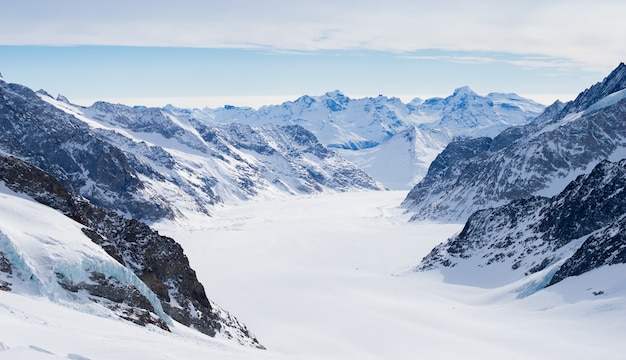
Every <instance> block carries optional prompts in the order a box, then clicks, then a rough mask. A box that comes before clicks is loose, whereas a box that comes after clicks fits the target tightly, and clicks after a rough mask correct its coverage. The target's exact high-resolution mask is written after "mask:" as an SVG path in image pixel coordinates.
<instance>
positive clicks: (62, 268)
mask: <svg viewBox="0 0 626 360" xmlns="http://www.w3.org/2000/svg"><path fill="white" fill-rule="evenodd" d="M0 181H2V183H3V186H6V187H7V188H8V189H11V190H10V191H8V190H7V191H4V192H3V194H4V195H3V196H4V198H3V201H2V204H3V207H2V208H3V209H6V211H8V212H9V214H10V215H8V214H5V215H6V216H4V217H3V218H2V220H0V288H2V289H3V290H7V291H11V290H14V289H15V290H16V291H18V292H20V291H21V292H26V293H27V294H28V293H29V291H28V290H29V289H30V292H31V293H32V292H33V291H34V293H36V294H39V295H46V296H50V297H61V298H62V299H64V301H67V302H70V303H72V302H74V303H97V304H101V305H103V306H105V307H106V308H108V309H111V310H112V311H113V312H114V313H115V314H117V315H118V316H120V317H121V318H124V319H127V320H130V321H133V322H136V323H138V324H142V325H145V324H155V325H157V326H159V327H161V328H163V329H166V330H167V329H168V324H171V319H173V320H175V321H178V322H179V323H182V324H183V325H186V326H190V327H192V328H194V329H197V330H199V331H201V332H203V333H205V334H208V335H210V336H216V335H219V336H221V337H224V338H229V339H235V340H236V341H238V342H240V343H241V344H245V345H250V346H256V347H261V345H259V343H258V341H257V340H256V338H255V337H254V336H253V335H251V334H250V332H249V331H248V330H247V328H246V327H245V325H242V324H241V323H239V322H238V321H237V319H235V318H234V317H233V316H231V315H230V314H229V313H228V312H226V311H224V310H223V309H221V308H219V307H218V306H217V305H215V304H214V303H212V302H211V301H210V300H209V299H208V298H207V296H206V294H205V291H204V287H203V286H202V284H201V283H200V282H199V281H198V280H197V278H196V274H195V272H194V270H193V269H191V267H190V266H189V261H188V259H187V257H186V256H185V254H184V253H183V249H182V248H181V247H180V245H178V244H177V243H176V242H175V241H174V240H173V239H171V238H168V237H165V236H161V235H159V234H158V233H157V232H155V231H154V230H152V229H150V228H149V227H148V226H147V225H145V224H143V223H141V222H139V221H137V220H131V219H126V218H123V217H120V216H118V215H117V214H115V213H113V212H110V211H106V210H103V209H101V208H98V207H96V206H93V205H92V204H91V203H89V202H88V201H86V200H81V199H76V198H74V197H72V196H71V195H70V194H69V192H68V191H67V190H66V189H65V187H63V185H62V184H61V183H59V182H58V181H57V180H56V179H55V178H54V177H53V176H51V175H50V174H48V173H46V172H44V171H42V170H40V169H38V168H36V167H33V166H32V165H30V164H28V163H26V162H24V161H22V160H19V159H17V158H14V157H9V156H4V155H2V156H0ZM13 192H15V193H13ZM18 193H23V194H26V195H28V196H30V197H32V198H33V199H34V200H36V201H37V202H39V203H41V204H42V205H39V204H36V205H35V204H33V201H32V200H28V199H27V200H24V199H22V198H20V197H19V194H18ZM44 205H45V206H44ZM46 206H49V207H50V208H53V209H56V210H58V212H56V211H53V210H51V209H50V208H46ZM62 214H64V215H65V216H63V215H62ZM7 216H8V217H9V218H7ZM36 229H42V230H41V233H39V232H38V230H36ZM54 229H57V231H56V232H55V231H54ZM96 244H97V245H96ZM98 245H99V247H98ZM102 250H104V251H102Z"/></svg>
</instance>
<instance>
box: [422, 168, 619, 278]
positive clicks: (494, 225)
mask: <svg viewBox="0 0 626 360" xmlns="http://www.w3.org/2000/svg"><path fill="white" fill-rule="evenodd" d="M624 191H626V160H622V161H620V162H619V163H612V162H609V161H606V160H605V161H602V162H600V163H599V164H598V165H597V166H596V167H595V168H594V169H593V171H591V173H590V174H587V175H580V176H579V177H578V178H576V180H574V181H573V182H571V183H570V184H569V185H568V186H567V187H566V188H565V189H564V190H563V191H562V192H561V193H559V194H558V195H556V196H554V197H551V198H546V197H531V198H527V199H520V200H516V201H513V202H511V203H509V204H507V205H504V206H501V207H497V208H493V209H485V210H481V211H478V212H476V213H474V214H473V215H472V216H471V217H470V218H469V220H468V221H467V223H466V225H465V227H464V229H463V231H462V232H461V233H460V234H459V235H458V236H456V237H454V238H451V239H449V240H448V241H447V242H446V243H443V244H441V245H439V246H437V247H436V248H435V249H433V251H432V252H431V253H430V254H429V255H427V256H426V257H425V258H424V259H423V260H422V262H421V264H420V265H419V266H418V267H417V268H416V270H418V271H422V270H429V269H434V268H440V269H443V270H442V272H443V273H444V276H448V278H449V279H451V281H458V282H462V283H465V282H467V281H470V282H471V281H475V282H481V284H482V285H484V286H502V285H505V284H508V283H511V282H514V281H517V280H520V279H523V278H524V277H526V276H529V275H531V274H534V273H541V274H542V275H541V278H540V279H541V280H540V281H537V280H535V283H536V284H535V286H536V288H540V287H542V286H546V285H552V284H555V283H557V282H559V281H561V280H563V279H565V278H567V277H569V276H576V275H580V274H582V273H585V272H588V271H591V270H593V269H596V268H599V267H601V266H605V265H612V264H618V263H626V231H625V230H626V228H625V227H624V225H625V224H626V223H625V221H624V219H625V218H626V216H625V215H626V197H624ZM472 277H474V279H473V280H472V279H471V278H472Z"/></svg>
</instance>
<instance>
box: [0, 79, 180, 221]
mask: <svg viewBox="0 0 626 360" xmlns="http://www.w3.org/2000/svg"><path fill="white" fill-rule="evenodd" d="M0 150H2V151H4V152H5V153H9V154H13V155H16V156H19V157H20V158H23V159H26V160H28V161H29V162H31V163H32V164H34V165H35V166H37V167H40V168H41V169H44V170H45V171H47V172H49V173H50V174H52V175H54V176H55V177H56V178H57V179H59V181H60V182H61V183H62V184H63V186H65V187H66V188H68V189H69V190H70V192H71V193H72V194H74V195H78V194H80V195H82V196H84V197H85V198H87V199H89V200H90V201H91V202H92V203H94V204H95V205H98V206H102V207H105V208H108V209H113V210H115V211H118V212H120V213H124V214H129V215H132V216H135V217H137V218H145V219H155V218H163V217H171V216H172V210H171V209H170V208H169V207H168V206H167V205H166V204H165V203H164V202H163V201H162V200H161V199H159V198H158V196H152V197H151V196H149V194H146V193H145V191H144V184H143V182H142V181H141V180H140V179H139V177H138V175H137V173H136V172H135V171H134V170H133V169H132V168H131V166H130V165H129V162H128V158H127V157H126V156H125V154H124V153H123V152H122V151H121V150H120V149H119V148H117V147H115V146H112V145H111V144H110V143H107V142H106V141H103V140H102V139H100V138H98V137H97V136H95V135H94V134H93V133H92V132H91V131H90V129H89V127H88V126H87V124H85V123H84V122H82V121H79V120H78V119H76V118H75V117H73V116H71V115H68V114H66V113H64V112H62V111H60V110H58V109H56V108H54V107H53V106H50V105H49V104H47V103H46V102H44V101H42V100H41V99H40V98H39V96H37V94H35V93H34V92H33V91H31V90H30V89H28V88H26V87H23V86H21V85H17V84H7V83H6V82H4V81H0ZM140 194H141V195H140Z"/></svg>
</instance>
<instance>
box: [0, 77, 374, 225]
mask: <svg viewBox="0 0 626 360" xmlns="http://www.w3.org/2000/svg"><path fill="white" fill-rule="evenodd" d="M0 93H1V94H2V99H3V100H2V101H0V114H2V117H1V118H0V129H1V130H2V133H1V134H0V149H1V150H2V151H4V152H5V153H8V154H12V155H15V156H18V157H20V158H22V159H24V160H27V161H29V162H31V163H32V164H34V165H36V166H38V167H40V168H42V169H44V170H46V171H48V172H50V173H51V174H53V175H54V176H55V177H56V178H58V179H59V180H60V181H61V183H62V184H63V185H64V186H66V187H67V188H68V189H69V190H70V192H71V193H72V194H80V195H81V196H84V197H85V198H87V199H89V200H90V201H91V202H92V203H94V204H95V205H98V206H102V207H104V208H106V209H109V210H114V211H116V212H118V213H120V214H123V215H125V216H127V217H133V218H136V219H145V220H149V221H153V220H160V219H165V218H169V219H172V218H176V217H180V216H181V215H182V214H186V213H204V214H207V213H209V210H210V208H211V206H214V205H215V204H218V203H222V202H229V203H232V202H236V201H239V200H245V199H251V198H262V197H276V196H285V195H293V194H312V193H317V192H321V191H347V190H351V189H374V190H379V189H382V188H383V187H382V185H380V184H379V183H377V182H376V181H374V180H372V179H371V178H370V177H369V176H368V175H367V174H365V173H364V172H363V171H362V170H360V169H359V168H357V167H356V166H355V165H353V164H351V163H349V162H348V161H346V160H344V159H343V158H341V157H339V156H338V155H337V154H335V153H334V152H332V151H330V150H329V149H327V148H326V147H324V146H323V145H322V144H321V143H320V142H319V141H318V140H317V139H316V138H315V136H313V135H312V134H311V133H310V132H308V131H307V130H305V129H304V128H302V127H300V126H297V125H284V126H283V125H271V124H268V125H258V126H256V125H255V126H251V125H242V124H228V125H221V126H209V125H207V124H205V123H203V122H200V121H197V120H196V119H180V118H178V117H176V116H174V115H173V114H171V113H169V112H168V111H166V110H162V109H156V108H145V107H127V106H123V105H114V104H108V103H103V102H97V103H95V104H94V105H93V106H91V107H88V108H84V107H79V106H74V105H72V104H69V103H68V102H67V101H66V99H64V98H62V97H60V98H59V99H58V100H56V99H53V98H52V97H50V96H49V95H48V94H47V93H45V92H43V91H40V92H38V93H37V94H35V93H34V92H32V91H31V90H30V89H28V88H26V87H23V86H20V85H17V84H8V83H6V82H4V81H0Z"/></svg>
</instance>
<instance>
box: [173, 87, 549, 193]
mask: <svg viewBox="0 0 626 360" xmlns="http://www.w3.org/2000/svg"><path fill="white" fill-rule="evenodd" d="M165 109H166V110H169V111H170V112H172V113H173V114H176V115H177V116H178V117H179V118H187V119H199V120H201V121H203V122H206V123H210V124H214V125H223V124H230V123H233V122H236V123H241V124H247V125H259V124H266V123H272V124H277V125H300V126H302V127H304V128H306V129H307V130H309V131H311V132H312V133H313V134H314V135H315V136H316V137H317V138H318V139H319V141H320V142H321V143H322V144H323V145H325V146H326V147H328V148H330V149H332V150H334V151H335V152H337V153H338V154H339V155H341V156H342V157H344V158H346V159H348V160H350V161H351V162H352V163H354V164H356V165H357V166H359V167H360V168H361V169H363V170H364V171H366V172H367V173H368V175H370V176H371V177H373V178H374V179H375V180H377V181H379V182H380V183H382V184H383V185H384V186H385V187H387V188H390V189H409V188H410V187H411V186H412V185H414V184H415V183H416V182H417V181H419V180H420V179H421V178H422V177H423V176H424V175H425V174H426V170H427V169H428V166H429V165H430V162H431V161H432V160H433V159H434V158H435V156H436V155H437V154H438V153H439V152H441V150H443V148H444V147H445V146H446V145H447V144H448V143H449V142H450V141H452V140H453V139H458V138H468V137H476V136H495V135H496V134H498V133H499V132H501V131H502V130H504V129H506V128H508V127H510V126H515V125H522V124H527V123H528V122H530V121H531V120H532V119H534V118H535V117H536V116H537V115H539V113H541V112H542V111H543V109H544V106H543V105H541V104H538V103H536V102H534V101H532V100H529V99H525V98H522V97H520V96H518V95H516V94H503V93H490V94H488V95H486V96H480V95H478V94H476V93H475V92H473V91H472V90H471V89H470V88H469V87H462V88H458V89H456V90H455V91H454V93H453V94H452V95H450V96H448V97H446V98H431V99H427V100H422V99H419V98H416V99H413V100H412V101H411V102H409V103H408V104H405V103H403V102H402V101H401V100H400V99H398V98H388V97H385V96H382V95H379V96H377V97H374V98H372V97H369V98H362V99H351V98H349V97H348V96H346V95H344V94H343V93H341V92H340V91H333V92H328V93H326V94H324V95H322V96H308V95H306V96H302V97H300V98H298V99H297V100H295V101H288V102H285V103H283V104H280V105H274V106H263V107H261V108H259V109H258V110H255V109H252V108H241V107H234V106H225V107H223V108H218V109H209V108H205V109H179V108H176V107H173V106H167V107H165Z"/></svg>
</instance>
